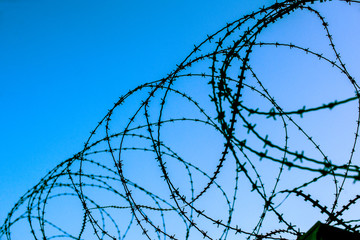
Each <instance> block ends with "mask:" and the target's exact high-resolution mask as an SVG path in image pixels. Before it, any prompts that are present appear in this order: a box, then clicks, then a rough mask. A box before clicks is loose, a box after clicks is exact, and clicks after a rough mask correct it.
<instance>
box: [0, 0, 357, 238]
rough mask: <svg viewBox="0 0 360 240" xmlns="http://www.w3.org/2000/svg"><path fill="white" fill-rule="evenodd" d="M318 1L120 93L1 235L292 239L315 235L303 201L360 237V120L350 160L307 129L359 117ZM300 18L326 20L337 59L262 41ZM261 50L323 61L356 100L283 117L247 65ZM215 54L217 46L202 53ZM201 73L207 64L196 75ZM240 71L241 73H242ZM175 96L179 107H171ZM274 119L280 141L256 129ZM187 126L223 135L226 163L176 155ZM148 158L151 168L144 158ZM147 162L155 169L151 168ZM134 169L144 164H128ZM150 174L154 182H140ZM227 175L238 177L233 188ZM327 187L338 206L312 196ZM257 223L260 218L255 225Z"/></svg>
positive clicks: (255, 15)
mask: <svg viewBox="0 0 360 240" xmlns="http://www.w3.org/2000/svg"><path fill="white" fill-rule="evenodd" d="M314 2H319V1H314V0H293V1H290V0H288V1H283V2H281V3H278V2H277V3H275V4H274V5H272V6H270V7H263V8H260V9H259V10H258V11H255V12H252V13H251V14H249V15H245V16H243V17H242V18H240V19H239V20H236V21H234V22H232V23H228V24H227V25H226V26H225V27H224V28H222V29H220V30H219V31H218V32H216V33H214V34H212V35H208V37H207V38H206V39H205V41H203V42H202V43H201V44H199V45H197V46H195V47H194V49H193V50H192V52H191V53H190V54H189V55H188V56H187V57H186V58H185V60H184V61H183V62H181V63H180V64H179V65H177V67H176V68H175V69H174V71H172V72H171V73H170V74H169V75H168V76H167V77H165V78H163V79H161V80H158V81H154V82H150V83H146V84H143V85H140V86H138V87H137V88H135V89H133V90H131V91H129V92H128V93H127V94H125V95H123V96H121V97H120V98H119V100H118V101H117V102H116V103H115V104H114V106H113V107H112V108H111V109H110V110H109V111H108V113H107V114H106V116H105V117H104V118H103V119H102V120H101V121H100V122H99V123H98V125H97V126H96V128H95V129H94V130H93V131H92V132H91V134H90V136H89V138H88V140H87V141H86V143H85V146H84V148H83V149H82V150H81V151H80V152H79V153H77V154H75V155H74V156H73V157H72V158H70V159H67V160H65V161H63V162H61V163H60V164H59V165H57V166H56V167H55V168H54V169H52V170H51V171H50V172H49V173H48V174H47V175H46V176H44V177H43V178H42V179H41V180H40V182H39V183H38V184H37V185H35V186H34V187H33V188H32V189H30V190H28V192H26V193H25V194H24V195H23V196H22V197H21V198H20V199H19V201H18V202H17V203H16V204H15V206H14V207H13V208H12V209H11V210H10V212H9V214H8V216H7V218H6V219H5V222H4V224H3V225H2V226H1V229H0V238H1V239H14V237H13V235H16V234H17V232H21V234H23V232H26V233H28V232H30V235H29V236H28V237H26V239H29V237H32V238H33V239H55V238H65V239H92V238H94V239H125V238H130V239H141V238H144V239H199V238H205V239H235V238H236V239H295V238H297V237H298V236H299V235H301V234H302V233H303V232H304V231H306V230H307V229H300V227H301V226H296V225H295V224H297V223H294V222H291V221H292V219H294V218H293V216H292V214H294V211H292V210H290V209H289V206H288V205H290V206H292V208H297V206H296V205H294V204H297V203H298V201H299V200H301V202H302V203H304V201H305V206H310V207H311V208H312V207H313V208H314V209H315V210H313V211H314V212H317V213H318V214H320V216H323V217H324V218H323V220H324V221H326V223H328V224H332V225H334V226H340V227H342V228H345V229H347V230H349V231H353V232H357V231H359V228H360V225H359V221H360V219H349V218H347V219H345V218H342V216H343V215H344V214H345V213H347V212H350V211H351V210H350V209H354V208H355V207H356V206H357V203H358V202H359V201H358V200H359V199H360V195H355V196H352V197H351V198H348V201H347V203H346V204H345V205H344V206H343V207H339V201H340V200H339V199H340V195H341V194H343V192H344V188H345V183H346V180H352V181H354V182H355V183H356V181H358V180H360V171H359V166H358V165H356V164H354V158H355V157H354V152H355V149H356V145H357V141H358V137H359V123H360V121H359V113H358V115H357V121H356V128H355V129H356V130H355V137H354V139H353V142H352V146H351V151H350V157H349V158H348V160H346V161H345V162H344V161H342V162H338V161H337V162H332V161H331V159H330V158H329V157H328V156H327V155H326V151H325V150H323V149H322V148H321V147H320V145H319V144H318V142H317V141H316V140H315V138H313V137H312V136H311V135H310V132H309V131H308V130H305V128H303V127H302V126H301V119H302V118H305V117H306V116H307V115H309V114H312V113H318V112H322V111H328V110H332V109H334V108H337V107H339V106H343V105H345V104H350V103H357V104H358V105H357V108H358V109H357V111H358V112H359V108H360V102H359V99H360V98H359V85H358V83H357V82H356V81H355V78H354V77H353V76H352V75H351V74H350V73H349V72H348V70H347V68H346V66H345V63H344V62H343V60H342V59H341V57H340V54H339V52H338V50H337V48H336V47H335V44H334V40H333V37H332V35H331V34H330V30H329V24H328V23H327V22H326V20H325V18H324V17H323V16H322V14H321V13H320V12H319V11H317V10H315V9H314V8H313V7H312V5H311V4H312V3H314ZM320 2H323V1H320ZM324 2H326V1H324ZM340 2H346V3H349V4H351V3H359V1H352V0H346V1H340ZM324 4H326V3H324ZM298 10H304V11H308V12H309V13H311V14H313V15H314V16H315V17H316V18H318V19H319V20H320V23H321V24H322V27H323V29H324V35H325V36H326V39H327V41H328V44H329V47H330V50H331V52H332V54H333V55H334V59H333V57H331V56H324V55H323V54H322V53H318V52H316V51H315V50H313V49H310V48H307V47H304V46H300V45H296V44H293V43H279V42H264V41H261V40H258V39H259V38H260V34H261V33H262V31H263V30H264V29H266V28H268V27H269V26H271V25H272V24H275V23H276V22H277V21H278V20H279V19H281V18H283V17H285V16H286V15H290V14H292V13H293V12H296V11H298ZM216 39H217V40H216ZM264 47H269V48H274V47H275V48H276V49H285V50H289V51H298V52H300V53H305V54H308V55H309V56H310V57H316V58H318V59H319V60H320V61H321V62H322V63H325V64H327V65H329V66H330V67H333V68H335V69H337V70H338V72H340V73H341V74H342V75H343V76H344V77H345V78H346V79H347V80H348V82H349V83H351V84H352V86H353V89H354V92H355V94H354V95H353V96H348V97H347V98H345V99H341V100H335V99H333V100H331V101H329V102H326V103H323V104H321V105H315V106H310V107H306V106H304V107H302V108H299V109H295V110H285V108H283V107H282V106H281V104H280V103H278V101H277V100H276V99H275V97H274V96H273V95H272V94H271V93H270V92H271V90H268V89H267V88H266V87H265V84H264V81H263V80H261V78H262V77H260V75H261V74H260V75H258V74H257V71H256V70H255V68H254V67H253V66H252V64H251V63H250V62H251V59H252V58H251V57H252V52H253V51H254V49H255V48H264ZM208 48H211V49H212V50H210V51H208V52H207V50H204V49H208ZM199 64H200V65H199ZM201 64H202V65H201ZM193 65H197V66H201V68H202V69H204V66H206V68H205V69H204V70H203V71H202V72H199V71H198V70H196V71H194V70H192V68H191V67H192V66H193ZM232 65H234V66H236V67H237V74H236V75H237V76H235V75H234V70H233V68H234V67H232ZM195 69H198V68H196V67H195ZM199 79H200V80H199ZM180 80H185V81H194V82H195V81H202V82H204V81H205V82H206V85H207V87H208V88H207V89H208V90H209V92H207V93H206V96H207V101H206V102H204V101H201V100H200V101H197V100H196V98H197V96H196V95H194V93H193V91H187V90H182V89H181V87H177V85H176V83H177V82H178V81H180ZM199 91H203V89H201V90H199ZM248 92H250V93H251V94H252V95H253V96H257V97H258V98H259V99H262V100H261V101H260V100H259V101H257V100H256V101H255V102H254V101H252V100H251V99H250V100H249V99H248V98H246V97H244V94H245V95H246V93H248ZM195 93H196V92H195ZM174 99H177V100H176V104H178V105H176V104H175V106H173V104H174V103H173V102H174ZM185 102H186V104H185ZM262 102H264V106H265V107H266V106H271V107H270V108H269V110H260V108H261V109H264V106H262V105H260V104H261V103H262ZM136 104H139V105H138V106H136ZM182 104H184V105H186V106H191V107H189V108H188V109H189V111H188V112H182V110H178V109H177V107H176V106H180V105H182ZM168 105H169V106H171V109H172V110H171V113H170V114H169V113H168V108H169V107H168ZM120 109H121V110H120ZM171 114H173V116H171ZM254 117H255V118H254ZM264 117H265V118H264ZM119 118H120V120H119ZM256 119H262V120H256ZM270 120H271V121H272V120H273V121H277V122H280V125H281V126H282V129H283V135H282V136H281V137H279V136H274V137H273V136H272V135H264V133H263V131H262V129H260V130H258V129H259V126H257V125H259V124H261V123H263V122H265V121H270ZM182 124H184V125H186V124H188V125H187V126H191V127H192V128H195V129H206V130H204V131H205V132H211V131H213V132H214V133H216V134H217V136H220V137H219V138H218V139H213V140H209V142H211V141H215V142H217V145H216V146H221V148H222V151H221V153H220V155H218V156H215V157H214V158H217V162H214V159H212V160H211V161H209V159H208V156H207V155H205V154H204V155H203V156H204V159H201V161H198V159H197V158H198V157H194V158H190V159H187V158H186V157H183V156H189V153H185V152H181V151H180V152H179V151H178V150H177V149H180V147H179V146H178V145H176V144H171V143H169V141H170V142H171V141H173V140H172V138H171V137H169V136H168V135H169V134H168V133H167V132H169V131H170V132H172V131H175V129H177V128H181V127H180V126H182ZM264 126H265V125H264ZM260 127H261V126H260ZM264 128H268V127H266V126H265V127H264ZM292 128H295V129H297V131H298V133H299V134H300V135H301V136H302V137H303V138H304V139H306V142H307V144H310V145H311V146H312V147H313V148H314V149H315V151H316V153H317V156H312V155H313V154H306V153H305V151H304V149H305V148H303V149H301V148H302V146H296V147H297V150H296V149H294V148H293V147H290V145H291V144H290V143H289V138H290V136H291V135H292V134H293V130H292ZM164 129H166V130H164ZM185 131H190V130H185ZM172 137H173V138H176V136H172ZM279 138H282V141H283V144H281V145H280V144H278V142H280V141H279V140H278V139H279ZM218 141H220V142H218ZM175 142H176V141H175ZM203 144H205V145H206V144H207V142H206V141H205V142H203ZM196 147H200V145H199V146H195V148H196ZM264 149H265V150H264ZM211 150H212V149H209V151H211ZM189 151H192V150H189ZM194 154H195V153H194ZM190 156H191V153H190ZM128 159H130V160H128ZM144 159H146V161H147V162H142V161H143V160H144ZM136 162H139V163H136ZM150 162H151V163H152V164H153V165H154V164H155V165H156V166H155V167H156V168H157V170H155V171H154V170H152V169H150V168H151V167H149V169H147V166H148V165H146V164H148V163H150ZM229 162H231V164H229ZM128 164H130V165H132V164H133V165H135V166H132V167H127V165H128ZM137 164H138V165H137ZM214 164H215V165H214ZM225 165H226V166H225ZM265 165H266V166H275V168H274V169H277V170H272V171H274V172H276V174H275V178H274V179H275V180H274V179H273V180H274V181H272V182H271V183H269V182H268V177H267V176H266V175H267V172H269V171H264V169H262V168H263V166H265ZM208 166H211V167H213V169H212V170H209V167H208ZM229 166H231V167H229ZM143 168H145V169H143ZM266 168H268V167H265V170H266ZM129 171H130V173H128V172H129ZM288 172H294V173H296V174H298V173H299V172H300V173H302V174H303V173H304V172H305V173H306V174H307V175H306V176H308V177H307V178H305V179H302V180H301V182H300V183H298V182H297V181H293V180H292V179H290V178H289V174H288ZM147 175H149V176H147ZM142 177H143V178H146V179H147V180H145V181H142V182H141V181H140V178H142ZM228 177H229V178H231V179H232V180H231V181H229V180H224V179H227V178H228ZM200 179H201V180H200ZM159 180H161V181H159ZM329 180H330V181H329ZM320 181H324V182H326V183H331V182H332V184H333V189H334V191H333V192H332V194H334V195H335V196H334V198H333V199H332V200H330V201H327V202H321V201H320V200H317V199H316V197H313V194H314V191H313V189H312V187H313V186H315V184H316V183H317V182H320ZM139 182H141V183H139ZM178 182H180V183H181V184H179V183H178ZM269 185H270V187H269ZM316 189H318V186H317V188H316ZM310 193H311V194H310ZM319 196H320V197H321V195H319ZM346 196H347V195H346ZM247 198H249V199H251V200H250V202H252V203H251V205H254V207H253V209H256V211H258V212H256V213H253V214H252V213H251V212H249V211H247V208H250V207H251V206H250V205H247V206H244V203H243V202H242V201H245V202H246V199H247ZM67 199H71V200H69V201H75V202H76V204H77V205H76V204H75V202H71V203H73V204H74V209H73V210H70V211H74V217H72V218H71V219H65V220H60V223H58V222H57V221H58V219H59V218H61V214H62V212H61V210H58V207H59V206H60V205H61V204H62V202H63V201H65V202H66V201H67ZM207 202H211V204H209V205H211V206H208V205H207ZM248 204H249V203H248ZM284 205H285V206H286V207H283V206H284ZM57 210H58V212H57ZM54 211H55V213H53V212H54ZM216 211H217V212H216ZM48 212H51V216H50V217H49V215H50V214H49V213H48ZM75 212H76V213H75ZM290 212H291V213H290ZM71 213H73V212H71ZM250 215H258V216H257V217H254V219H255V221H254V220H250ZM303 218H305V216H303ZM247 221H249V222H251V223H247ZM66 222H70V223H71V226H72V227H69V226H68V225H66ZM62 224H65V225H66V227H64V226H63V225H62ZM25 229H26V230H25Z"/></svg>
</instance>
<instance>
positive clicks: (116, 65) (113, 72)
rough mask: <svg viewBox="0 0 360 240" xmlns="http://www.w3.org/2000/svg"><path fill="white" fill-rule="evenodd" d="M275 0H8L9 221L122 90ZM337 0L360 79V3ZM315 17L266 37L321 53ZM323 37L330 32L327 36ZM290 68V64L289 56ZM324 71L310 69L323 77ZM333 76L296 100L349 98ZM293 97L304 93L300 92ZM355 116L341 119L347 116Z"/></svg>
mask: <svg viewBox="0 0 360 240" xmlns="http://www.w3.org/2000/svg"><path fill="white" fill-rule="evenodd" d="M273 2H275V1H272V0H271V1H270V0H266V1H265V0H263V1H250V0H241V1H230V0H224V1H213V0H210V1H209V0H207V1H203V0H199V1H196V2H194V1H190V0H186V1H179V0H175V1H131V2H130V1H111V0H109V1H103V2H101V3H100V2H99V1H94V0H91V1H80V0H79V1H67V0H65V1H43V0H30V1H23V0H16V1H11V0H3V1H0V36H1V37H0V53H1V54H0V108H1V112H2V118H1V119H0V132H1V140H0V146H1V160H0V169H1V175H0V189H1V193H0V199H1V208H0V219H4V218H5V216H6V214H7V212H8V210H9V209H10V208H11V207H12V205H13V204H14V203H15V202H16V201H17V199H18V198H19V197H20V196H21V195H22V194H23V193H24V192H25V191H26V190H27V189H29V188H31V187H32V186H33V185H34V184H36V183H37V182H38V180H39V179H40V178H41V177H42V176H43V175H45V174H46V173H47V172H48V171H49V170H50V169H52V168H53V167H54V166H55V165H56V164H57V163H59V162H61V161H63V160H64V159H66V158H69V157H71V156H72V155H73V154H74V153H76V152H78V151H79V150H81V149H82V147H83V144H84V142H85V141H86V139H87V137H88V135H89V133H90V131H92V130H93V128H94V127H95V126H96V124H97V122H98V121H99V120H100V119H101V118H102V117H103V116H104V115H105V114H106V113H107V110H108V109H109V108H110V107H111V106H112V104H113V103H114V102H115V101H116V100H117V99H118V97H119V96H121V95H123V94H125V93H126V92H127V91H128V90H130V89H132V88H135V87H136V86H137V85H139V84H143V83H146V82H149V81H153V80H158V79H160V78H162V77H164V76H166V74H168V73H169V72H170V71H171V70H173V69H174V67H175V66H176V64H178V63H179V62H181V61H182V60H183V59H184V58H185V57H186V56H187V55H188V54H189V53H190V51H191V50H192V49H193V46H194V44H198V43H200V42H201V41H203V40H204V39H205V38H206V36H207V34H211V33H214V32H215V31H217V30H218V29H220V28H221V27H223V26H224V25H225V24H226V23H227V22H231V21H234V20H236V19H238V18H240V17H241V16H242V15H243V14H246V13H249V12H250V11H252V10H256V9H258V8H259V7H261V6H262V5H270V4H271V3H273ZM334 2H335V3H328V5H329V7H328V8H326V7H324V9H325V10H323V13H324V15H325V16H326V17H327V19H328V21H329V22H330V24H331V25H330V26H331V29H333V30H334V38H335V42H336V45H337V46H338V48H339V49H340V52H341V54H342V57H343V58H344V59H345V62H346V63H347V64H348V67H349V71H350V72H352V74H353V76H355V77H356V76H359V74H360V73H359V64H358V60H357V58H358V56H360V48H359V37H360V30H359V28H356V23H357V22H360V20H359V19H360V5H355V4H354V6H353V7H351V8H349V7H347V6H345V4H338V1H334ZM336 4H338V5H336ZM324 5H325V4H324ZM339 6H340V7H341V8H340V7H339ZM318 9H321V8H318ZM339 9H341V11H340V10H339ZM345 9H346V11H345ZM312 21H313V19H311V18H308V17H307V16H306V15H305V16H303V15H301V14H298V15H294V17H289V20H288V21H284V22H279V23H278V25H274V26H272V27H269V28H268V29H266V31H265V32H264V39H265V40H266V39H268V40H269V41H281V40H282V39H284V41H285V42H288V41H293V42H296V40H298V41H299V42H301V43H303V44H304V45H307V44H309V45H314V46H316V47H318V49H319V51H321V50H322V47H323V45H322V42H321V41H322V39H321V36H320V37H314V38H313V37H309V36H314V35H316V33H317V31H318V30H319V29H320V28H317V27H314V28H312V27H309V28H306V29H305V30H304V29H303V30H302V29H301V28H300V26H303V27H304V26H307V25H309V26H312V25H310V24H311V23H312ZM292 24H293V25H292ZM275 26H276V27H275ZM291 26H296V27H291ZM304 32H307V33H309V35H308V36H306V35H304V34H303V33H304ZM336 33H338V34H336ZM314 39H320V40H319V43H318V42H317V40H314ZM266 54H268V55H266ZM271 54H272V52H271V51H269V52H268V53H262V55H259V58H258V59H260V57H261V59H260V60H254V61H255V64H258V65H261V64H262V63H261V61H265V60H263V59H267V57H268V61H270V62H271V61H274V59H273V58H272V57H271V56H272V55H271ZM279 59H280V60H281V59H282V57H281V56H280V57H279ZM280 60H278V61H280ZM257 61H259V62H257ZM302 64H303V65H300V67H301V66H303V67H304V68H308V67H311V66H312V62H306V61H304V62H303V63H302ZM275 66H276V65H274V66H272V65H271V66H270V65H269V66H268V68H267V66H265V65H264V68H262V70H259V71H260V72H261V71H264V72H263V74H264V75H266V74H270V75H267V76H268V77H269V78H271V76H272V75H271V72H274V71H273V67H275ZM282 66H285V68H290V65H289V66H286V63H285V64H284V63H282ZM316 70H318V68H314V69H312V70H311V71H309V72H307V74H309V75H312V74H316V72H317V71H316ZM276 71H281V69H280V68H277V70H276ZM276 71H275V72H276ZM260 74H261V73H260ZM331 74H332V73H331ZM331 74H330V75H331ZM334 74H335V73H334ZM330 75H329V76H325V75H323V73H321V74H319V77H322V78H323V79H325V80H324V81H323V82H321V81H320V82H319V83H318V85H316V84H315V85H314V88H313V89H317V90H316V91H314V92H311V91H309V92H306V93H303V94H302V95H299V97H298V98H296V97H295V98H294V99H295V100H294V101H295V102H296V104H295V106H299V104H302V102H303V101H304V102H305V103H304V104H303V105H307V106H308V105H311V103H312V102H316V101H323V98H319V99H317V98H316V96H317V95H318V93H319V90H318V89H326V90H324V91H328V92H329V95H330V96H333V95H332V94H334V95H335V94H337V93H339V98H342V97H343V98H346V96H348V95H350V94H351V93H350V91H351V90H349V88H346V87H344V90H342V89H341V88H342V87H343V85H342V84H338V85H336V84H334V85H333V87H329V88H325V87H324V85H321V84H326V83H327V81H326V80H327V79H330V77H331V76H330ZM334 76H335V75H334ZM275 77H276V75H275V74H274V78H275ZM298 77H299V76H298ZM329 81H330V80H329ZM334 81H335V80H334ZM299 82H300V83H301V81H300V80H299V81H297V83H299ZM280 85H283V83H279V86H280ZM283 86H284V85H283ZM299 87H301V84H299ZM345 88H346V90H345ZM278 89H280V91H279V92H281V94H279V95H280V96H279V97H280V98H281V97H283V98H284V100H283V103H284V104H287V100H286V97H288V96H287V95H286V94H283V91H282V90H281V88H278ZM340 89H341V90H340ZM274 91H275V92H276V90H274ZM342 93H344V94H342ZM289 94H290V95H292V96H295V95H296V92H295V93H290V92H289ZM294 94H295V95H294ZM306 94H307V95H306ZM304 96H307V97H305V99H304ZM348 97H350V96H348ZM331 99H337V97H330V98H329V100H331ZM280 101H281V100H280ZM321 103H322V102H316V104H315V105H317V104H318V105H321ZM289 107H291V105H289ZM352 110H353V109H352ZM352 110H351V109H350V110H349V111H350V112H351V111H352ZM345 114H346V113H344V114H343V115H341V116H340V118H341V119H344V115H345ZM321 117H323V116H321ZM317 120H319V119H317ZM322 120H323V119H322ZM322 120H321V121H322ZM352 120H353V119H351V121H352ZM314 121H316V117H314V118H313V119H312V123H313V122H314ZM321 121H320V120H319V122H320V123H319V125H321V124H322V123H321ZM339 121H340V120H339ZM351 121H350V122H351ZM310 122H311V121H310ZM337 123H338V120H336V119H335V120H334V124H335V125H336V124H337ZM352 123H353V122H351V123H348V125H350V124H352ZM305 124H306V123H305ZM309 126H311V125H309ZM336 126H337V125H336ZM352 126H353V125H352ZM335 130H336V133H334V135H335V137H336V136H338V134H341V133H342V132H343V130H342V129H339V128H338V126H337V129H335ZM319 135H321V132H320V133H319ZM329 139H333V138H329V137H324V140H322V141H320V142H324V141H325V142H326V141H331V140H329ZM325 145H326V144H325ZM329 146H330V147H329V149H330V150H331V145H329ZM330 150H329V151H330ZM344 151H345V150H344ZM334 154H336V153H334ZM311 224H312V223H311ZM311 224H310V225H311Z"/></svg>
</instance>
